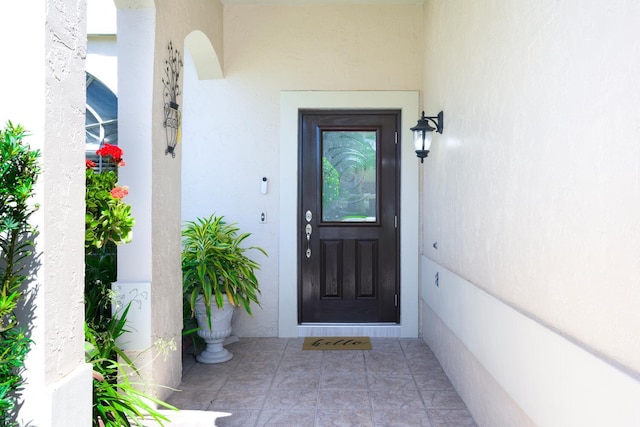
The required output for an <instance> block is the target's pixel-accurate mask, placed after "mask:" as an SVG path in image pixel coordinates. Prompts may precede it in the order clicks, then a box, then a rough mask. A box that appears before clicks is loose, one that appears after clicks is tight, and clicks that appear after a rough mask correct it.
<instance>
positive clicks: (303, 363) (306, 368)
mask: <svg viewBox="0 0 640 427" xmlns="http://www.w3.org/2000/svg"><path fill="white" fill-rule="evenodd" d="M321 368H322V364H321V363H320V361H319V360H304V359H293V358H291V359H283V360H282V361H281V362H280V366H279V367H278V372H291V373H293V372H318V373H319V372H320V370H321Z"/></svg>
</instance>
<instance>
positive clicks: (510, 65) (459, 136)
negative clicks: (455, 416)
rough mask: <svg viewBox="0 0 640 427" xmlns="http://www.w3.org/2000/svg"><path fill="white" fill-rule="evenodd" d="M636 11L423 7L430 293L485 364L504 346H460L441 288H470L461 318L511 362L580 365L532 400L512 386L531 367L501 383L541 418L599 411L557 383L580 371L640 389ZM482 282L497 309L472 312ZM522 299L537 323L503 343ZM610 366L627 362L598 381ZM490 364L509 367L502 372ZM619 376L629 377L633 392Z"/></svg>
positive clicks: (496, 2)
mask: <svg viewBox="0 0 640 427" xmlns="http://www.w3.org/2000/svg"><path fill="white" fill-rule="evenodd" d="M639 19H640V5H637V4H636V3H633V2H615V3H610V4H607V7H602V3H601V2H597V1H586V2H584V1H583V2H577V1H568V2H552V1H542V2H539V1H523V2H510V1H503V0H485V1H477V2H466V1H457V0H447V1H443V0H428V1H427V2H426V3H425V21H424V22H425V59H424V63H425V73H424V76H425V77H424V79H425V84H424V99H425V109H426V110H427V112H437V111H439V110H440V109H442V110H444V112H445V129H444V134H443V135H442V136H441V137H439V138H436V139H435V141H434V145H433V146H432V154H431V155H430V156H429V158H428V160H427V161H425V173H424V177H423V178H424V179H423V182H422V186H423V188H424V197H423V204H422V235H423V249H422V251H423V255H424V257H425V262H426V264H428V265H431V267H430V268H429V269H425V270H423V287H424V290H425V295H424V298H425V302H426V304H427V305H429V308H430V309H432V310H433V311H434V312H435V313H437V314H438V315H439V316H440V320H444V321H445V324H446V325H447V327H448V328H449V330H450V332H452V333H453V334H457V336H458V338H460V339H462V340H463V341H462V343H463V344H464V345H465V346H466V347H467V348H468V349H470V351H471V354H470V355H469V356H470V357H477V358H480V359H482V362H483V365H484V368H485V369H489V370H490V371H491V369H492V368H491V366H493V365H492V364H493V363H497V364H499V363H500V360H499V359H496V358H498V357H500V355H498V354H494V355H492V356H489V355H487V354H485V353H483V352H482V351H480V350H479V348H477V347H474V345H473V342H465V341H464V340H465V339H469V337H468V336H465V335H464V330H465V328H463V327H462V326H460V324H459V323H456V321H454V319H455V318H457V315H456V313H457V312H458V310H459V309H460V307H452V306H448V305H446V301H447V299H443V300H438V299H437V298H435V295H437V294H438V293H440V294H444V293H447V292H451V293H450V294H449V296H450V297H452V298H453V297H461V296H465V297H469V298H471V303H470V304H469V305H468V307H469V311H468V312H466V320H467V321H468V322H469V323H470V324H475V326H474V327H475V328H477V331H476V333H477V334H479V335H478V336H480V337H482V338H483V339H485V340H488V341H489V342H491V340H496V343H499V346H500V348H502V349H503V350H504V352H503V353H502V356H501V357H504V358H506V359H509V357H514V356H518V355H520V356H522V355H526V353H527V352H526V351H525V349H526V348H527V347H528V346H530V347H529V348H530V349H531V350H530V351H529V353H532V352H533V354H538V353H537V352H540V353H539V354H540V356H541V357H540V358H538V359H537V361H535V360H534V361H533V363H534V366H527V367H526V368H524V367H523V369H527V368H530V369H536V370H537V371H535V372H538V375H537V377H538V378H539V379H540V381H542V379H543V378H545V377H543V375H545V373H546V374H547V375H549V376H553V375H555V374H554V373H562V372H568V371H570V372H572V374H571V375H568V374H567V375H566V376H565V377H563V378H559V377H555V378H557V379H558V381H561V382H562V386H560V385H559V384H554V383H553V382H550V383H548V384H546V386H544V387H542V389H541V390H542V393H541V395H537V396H527V395H526V393H525V394H524V395H518V393H517V392H516V391H515V389H517V388H518V387H526V385H527V383H526V381H527V380H532V378H531V377H528V376H527V375H524V374H523V375H518V374H516V377H515V378H512V379H511V380H508V379H506V378H501V379H500V381H502V382H501V386H503V387H506V388H507V391H508V393H510V394H511V396H512V397H515V396H517V400H518V404H520V405H521V406H522V407H523V408H525V410H526V411H529V412H528V414H529V416H531V417H532V419H534V420H538V422H539V421H540V420H541V419H545V418H536V417H541V416H542V417H543V416H544V410H543V409H540V408H537V409H536V408H535V406H536V405H535V402H532V401H531V399H533V400H536V399H537V400H538V401H545V400H544V399H546V398H548V399H551V397H552V396H553V397H554V398H556V397H557V399H559V400H557V401H561V402H564V403H566V407H564V408H555V409H557V410H558V411H557V412H554V411H555V409H550V407H548V408H546V412H547V417H548V416H551V417H552V420H553V414H556V415H557V416H558V417H557V418H555V420H556V421H558V420H559V419H562V418H561V415H562V410H564V411H565V413H564V416H567V417H569V418H568V419H569V420H571V419H572V418H571V417H572V416H578V414H579V411H580V409H579V408H575V407H573V406H572V405H573V404H575V403H576V402H581V403H583V405H582V406H583V408H582V411H585V408H587V409H588V411H586V413H589V411H592V410H593V411H596V410H597V409H595V408H596V406H594V405H591V402H590V401H589V399H585V400H581V399H582V398H583V397H584V396H581V397H578V396H580V394H579V393H578V394H574V395H571V396H570V395H567V394H566V393H564V394H563V393H562V391H563V390H564V391H566V390H568V389H572V387H577V388H582V389H584V387H585V385H582V386H580V381H581V380H580V379H579V378H580V377H581V376H582V378H583V379H585V380H586V379H587V378H589V379H592V380H594V381H593V382H591V383H590V384H589V385H590V386H593V387H595V388H596V389H597V388H598V387H600V386H601V385H603V384H608V385H609V386H611V387H612V388H611V389H610V390H609V391H610V393H609V394H610V395H613V396H618V397H619V398H620V399H621V400H620V402H621V403H620V405H623V406H624V405H626V404H627V403H628V402H627V401H626V399H627V398H628V397H629V396H630V395H632V396H635V397H634V398H638V397H639V392H638V390H639V389H640V385H639V383H638V378H640V358H638V354H640V339H639V338H638V332H637V331H638V326H639V325H640V311H638V309H637V306H638V302H640V287H638V286H637V283H638V279H639V278H640V215H638V214H639V213H640V169H639V168H638V161H639V160H640V145H638V140H639V139H640V128H638V126H637V119H638V117H637V111H639V109H640V85H639V84H638V78H637V76H638V75H640V45H639V44H638V43H637V42H636V39H637V37H636V36H635V33H636V31H637V22H638V21H639ZM434 242H438V245H437V246H438V248H437V249H435V248H434V247H433V246H432V243H434ZM427 261H428V262H427ZM439 270H440V271H441V274H444V273H443V272H449V273H450V274H449V273H447V274H446V277H448V278H450V280H451V281H452V283H456V284H458V285H462V284H464V286H460V287H457V288H456V289H462V291H460V292H461V293H460V294H458V293H457V291H453V290H452V289H453V286H452V287H447V283H446V282H444V283H442V282H441V283H440V286H439V288H437V287H436V286H435V284H434V277H432V275H431V274H432V273H434V272H436V271H439ZM467 285H468V286H467ZM473 289H476V290H478V289H480V290H484V291H486V292H487V293H488V294H489V295H490V296H493V297H495V298H493V297H489V298H488V300H490V301H492V302H491V304H490V305H491V306H493V307H494V308H495V310H491V313H493V314H492V315H491V316H492V317H491V318H487V317H483V316H487V315H488V313H486V312H482V311H480V309H479V308H475V307H476V304H474V303H473V298H475V297H472V295H480V294H476V293H475V292H474V291H473ZM434 292H435V293H436V294H433V293H434ZM478 302H479V301H478ZM512 308H513V309H515V311H516V312H517V313H519V316H521V317H520V318H519V319H521V320H522V322H523V323H522V324H523V325H525V324H526V325H529V326H527V327H523V329H521V330H520V331H519V336H518V335H516V336H515V337H514V339H513V340H506V341H505V336H504V335H500V334H498V333H497V331H498V329H495V328H494V329H490V328H491V325H493V326H495V325H499V324H500V322H498V323H492V321H493V320H495V319H497V318H499V316H500V315H501V314H499V313H502V310H505V312H506V311H508V310H506V309H512ZM524 319H529V320H531V321H532V322H529V323H528V322H525V320H524ZM499 320H502V321H503V322H506V320H507V318H506V317H505V318H499ZM447 322H448V323H447ZM424 327H425V328H429V327H430V326H429V324H425V326H424ZM468 327H470V325H469V326H468ZM485 327H486V328H487V329H483V328H485ZM542 331H547V332H551V333H552V336H555V337H557V338H562V337H566V338H568V340H565V341H562V342H563V345H562V346H561V347H558V348H556V347H546V345H551V342H552V341H553V342H555V338H553V339H552V338H549V339H550V341H546V339H545V340H540V341H529V339H535V338H534V337H539V336H541V334H542ZM430 334H431V331H427V332H425V336H427V335H430ZM432 338H433V337H432ZM433 339H435V338H433ZM541 344H542V346H541V347H540V346H539V345H541ZM574 344H576V345H577V348H578V349H580V351H579V352H578V351H574V350H575V348H574V347H573V345H574ZM560 348H561V350H557V349H560ZM555 350H557V352H555ZM521 351H524V352H521ZM578 354H580V356H578ZM485 357H487V358H486V359H483V358H485ZM589 357H595V359H596V360H597V361H598V363H599V365H598V363H596V365H597V366H598V368H597V369H584V370H583V371H582V372H580V371H579V370H578V371H575V369H582V368H584V367H585V366H590V365H585V364H582V362H581V360H582V358H584V359H585V360H586V359H588V358H589ZM519 360H520V359H519ZM589 360H591V359H589ZM561 363H564V364H565V366H564V367H562V366H561V365H560V364H561ZM610 364H611V365H610ZM460 366H462V365H459V367H460ZM611 366H614V367H619V368H621V370H617V369H614V370H613V371H607V372H609V373H608V374H607V375H603V376H596V374H598V375H599V373H601V370H600V367H601V368H602V370H603V371H604V370H606V369H605V368H606V367H611ZM503 368H504V369H502V370H503V371H505V370H508V369H506V366H504V365H503ZM454 371H455V368H452V372H454ZM615 372H617V373H618V374H616V373H615ZM492 374H495V375H497V376H498V377H499V376H500V369H498V370H496V371H493V372H492ZM573 374H576V375H575V376H574V375H573ZM580 374H582V375H580ZM619 375H621V376H620V377H619ZM494 378H496V377H495V376H494ZM618 378H627V379H629V380H630V381H631V382H629V381H626V380H625V381H626V382H624V381H623V382H624V383H625V384H627V386H624V387H622V386H619V384H620V383H619V381H618ZM518 381H520V384H515V383H517V382H518ZM620 381H622V380H620ZM460 384H461V386H462V387H463V388H464V387H466V386H469V387H471V386H470V385H469V382H468V381H466V386H465V380H464V379H461V383H460ZM596 384H597V385H596ZM613 384H616V386H613ZM537 385H539V384H537ZM565 386H567V387H568V389H567V388H564V387H565ZM577 388H576V389H572V390H574V391H576V390H577ZM623 390H626V391H630V390H631V391H632V392H631V393H628V392H627V393H622V391H623ZM462 394H463V395H464V394H465V393H464V392H463V393H462ZM469 396H471V399H472V400H474V398H473V397H472V394H469ZM572 398H575V399H574V400H571V399H572ZM541 399H542V400H541ZM475 400H476V401H477V399H475ZM622 402H627V403H622ZM468 403H469V402H468ZM609 403H612V402H607V405H608V404H609ZM612 404H613V403H612ZM471 406H473V404H472V405H471ZM606 407H607V406H606V405H601V409H602V410H603V411H604V412H606V409H605V408H606ZM624 408H625V409H624V411H623V412H624V414H625V415H624V416H626V417H631V418H623V421H624V422H629V421H630V420H631V419H632V418H633V421H634V422H638V419H637V418H634V417H638V414H637V411H636V412H634V410H633V409H632V406H624ZM574 409H575V410H576V412H575V413H573V412H571V411H572V410H574ZM610 412H613V411H610ZM549 414H552V415H549ZM599 415H603V413H600V414H599ZM576 419H577V418H573V420H574V421H575V420H576ZM595 419H597V417H594V418H593V419H592V420H595ZM565 420H566V419H565ZM587 422H588V421H587ZM504 425H508V424H504ZM540 425H551V424H544V423H543V424H540ZM556 425H562V424H556ZM564 425H571V424H564ZM573 425H587V424H573ZM622 425H630V424H622Z"/></svg>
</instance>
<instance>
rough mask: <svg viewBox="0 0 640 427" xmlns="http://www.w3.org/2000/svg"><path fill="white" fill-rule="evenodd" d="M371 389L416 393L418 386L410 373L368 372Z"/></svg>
mask: <svg viewBox="0 0 640 427" xmlns="http://www.w3.org/2000/svg"><path fill="white" fill-rule="evenodd" d="M368 379H369V387H370V388H371V390H389V391H395V390H401V391H411V392H413V393H415V394H416V395H417V394H418V388H417V387H416V384H415V382H414V380H413V376H411V375H389V374H369V377H368Z"/></svg>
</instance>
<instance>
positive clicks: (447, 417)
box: [428, 409, 476, 427]
mask: <svg viewBox="0 0 640 427" xmlns="http://www.w3.org/2000/svg"><path fill="white" fill-rule="evenodd" d="M428 413H429V419H430V420H431V424H432V426H433V427H476V423H475V422H474V421H473V417H471V414H470V413H469V411H467V410H459V409H454V410H451V409H430V410H429V411H428Z"/></svg>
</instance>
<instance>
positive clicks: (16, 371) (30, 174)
mask: <svg viewBox="0 0 640 427" xmlns="http://www.w3.org/2000/svg"><path fill="white" fill-rule="evenodd" d="M25 136H27V134H26V133H25V130H24V128H23V127H22V126H20V125H13V123H11V122H8V123H7V125H6V127H5V128H4V129H2V130H0V249H1V251H0V280H2V282H1V283H0V426H12V425H16V423H15V422H13V421H12V417H13V416H14V415H15V414H14V411H15V408H16V405H17V402H18V399H19V390H20V388H21V387H22V384H23V382H24V379H23V377H22V373H23V370H24V360H25V358H26V355H27V353H28V352H29V348H30V345H31V340H30V339H29V338H28V336H27V335H26V333H25V325H19V324H18V319H17V316H16V309H17V307H18V304H20V302H21V301H23V300H24V293H23V290H22V285H23V284H24V283H25V282H26V281H27V280H28V278H29V273H31V274H33V271H29V269H30V268H33V267H32V266H31V265H30V263H31V261H32V249H33V244H34V241H33V238H34V236H35V229H34V228H33V227H32V226H30V225H29V218H30V216H31V215H32V214H33V212H34V211H35V210H36V209H37V206H31V205H30V204H29V203H30V199H31V197H32V195H33V193H34V185H35V182H36V179H37V178H38V175H39V174H40V166H39V163H38V159H39V157H40V152H39V151H38V150H31V149H30V148H29V146H28V145H27V144H25V143H24V141H23V138H24V137H25Z"/></svg>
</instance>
